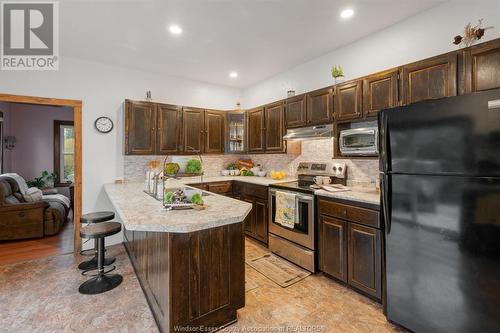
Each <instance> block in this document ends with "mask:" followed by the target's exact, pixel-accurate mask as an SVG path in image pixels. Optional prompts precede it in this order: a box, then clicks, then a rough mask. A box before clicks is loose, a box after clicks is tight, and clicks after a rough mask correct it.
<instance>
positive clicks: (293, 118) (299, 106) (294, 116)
mask: <svg viewBox="0 0 500 333" xmlns="http://www.w3.org/2000/svg"><path fill="white" fill-rule="evenodd" d="M306 97H307V95H299V96H295V97H291V98H288V99H287V100H286V117H285V118H286V127H287V128H292V127H300V126H304V125H306V123H307V113H306V111H307V98H306Z"/></svg>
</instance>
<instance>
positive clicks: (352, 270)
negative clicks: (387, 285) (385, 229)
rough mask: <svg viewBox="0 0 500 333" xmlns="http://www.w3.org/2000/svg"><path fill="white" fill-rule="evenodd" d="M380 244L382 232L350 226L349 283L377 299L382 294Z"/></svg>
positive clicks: (354, 225)
mask: <svg viewBox="0 0 500 333" xmlns="http://www.w3.org/2000/svg"><path fill="white" fill-rule="evenodd" d="M380 242H381V241H380V230H377V229H374V228H369V227H365V226H361V225H357V224H354V223H350V224H349V240H348V244H349V249H348V251H347V252H348V259H347V260H348V262H349V272H348V282H349V284H350V285H351V286H353V287H355V288H357V289H359V290H361V291H363V292H365V293H366V294H368V295H370V296H373V297H375V298H377V299H380V297H381V294H382V290H381V288H382V287H381V243H380Z"/></svg>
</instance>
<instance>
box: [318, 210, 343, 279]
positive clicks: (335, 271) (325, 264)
mask: <svg viewBox="0 0 500 333" xmlns="http://www.w3.org/2000/svg"><path fill="white" fill-rule="evenodd" d="M346 226H347V223H346V222H345V221H342V220H337V219H334V218H331V217H328V216H325V215H321V216H320V249H319V256H320V265H321V270H322V271H323V272H325V273H327V274H328V275H331V276H333V277H335V278H337V279H339V280H341V281H344V282H347V244H346V238H347V231H346Z"/></svg>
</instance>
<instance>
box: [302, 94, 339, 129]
mask: <svg viewBox="0 0 500 333" xmlns="http://www.w3.org/2000/svg"><path fill="white" fill-rule="evenodd" d="M332 109H333V89H332V88H325V89H320V90H316V91H313V92H310V93H308V94H307V124H308V125H314V124H324V123H329V122H331V121H332V120H333V116H332V113H333V110H332Z"/></svg>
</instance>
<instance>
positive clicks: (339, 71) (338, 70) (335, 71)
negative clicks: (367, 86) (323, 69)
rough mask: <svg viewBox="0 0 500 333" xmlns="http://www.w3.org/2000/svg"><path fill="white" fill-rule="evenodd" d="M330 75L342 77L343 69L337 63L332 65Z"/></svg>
mask: <svg viewBox="0 0 500 333" xmlns="http://www.w3.org/2000/svg"><path fill="white" fill-rule="evenodd" d="M332 77H334V78H338V77H344V70H343V69H342V67H340V66H339V65H335V66H333V67H332Z"/></svg>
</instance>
